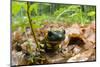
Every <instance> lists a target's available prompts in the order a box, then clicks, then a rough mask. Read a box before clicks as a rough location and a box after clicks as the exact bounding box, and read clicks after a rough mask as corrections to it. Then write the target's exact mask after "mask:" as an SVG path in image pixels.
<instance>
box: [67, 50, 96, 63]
mask: <svg viewBox="0 0 100 67" xmlns="http://www.w3.org/2000/svg"><path fill="white" fill-rule="evenodd" d="M93 52H94V49H89V50H87V51H84V52H82V53H79V54H77V55H75V56H74V57H71V58H69V59H68V60H67V62H81V61H88V59H89V57H90V56H91V55H92V54H93Z"/></svg>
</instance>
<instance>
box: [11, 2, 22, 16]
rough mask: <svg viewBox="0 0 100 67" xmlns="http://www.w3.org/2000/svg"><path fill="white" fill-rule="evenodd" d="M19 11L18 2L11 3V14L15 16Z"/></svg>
mask: <svg viewBox="0 0 100 67" xmlns="http://www.w3.org/2000/svg"><path fill="white" fill-rule="evenodd" d="M20 9H21V6H20V5H19V3H18V2H13V3H12V14H13V15H16V14H17V13H18V12H19V11H20Z"/></svg>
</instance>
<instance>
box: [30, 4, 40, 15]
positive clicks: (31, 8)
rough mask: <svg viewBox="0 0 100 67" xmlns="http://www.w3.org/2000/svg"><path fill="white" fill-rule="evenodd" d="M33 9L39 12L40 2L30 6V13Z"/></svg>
mask: <svg viewBox="0 0 100 67" xmlns="http://www.w3.org/2000/svg"><path fill="white" fill-rule="evenodd" d="M32 10H34V11H35V13H36V14H38V3H35V4H32V5H31V6H30V10H29V11H30V13H31V12H32Z"/></svg>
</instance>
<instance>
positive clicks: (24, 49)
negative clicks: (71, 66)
mask: <svg viewBox="0 0 100 67" xmlns="http://www.w3.org/2000/svg"><path fill="white" fill-rule="evenodd" d="M51 29H53V30H54V29H56V30H62V29H63V30H65V39H64V40H62V41H61V42H60V43H59V50H56V51H54V52H45V49H44V47H45V45H44V44H43V43H41V42H42V41H43V40H45V38H46V37H47V33H48V31H49V30H51ZM34 32H35V35H36V39H37V41H38V44H39V46H37V45H36V42H35V40H34V38H33V35H32V31H31V30H30V28H29V27H27V28H26V30H25V32H22V31H21V29H20V28H18V29H17V30H16V31H14V32H12V51H11V52H12V65H31V64H33V65H34V64H52V63H63V62H64V63H68V62H82V61H95V60H96V26H95V22H94V21H93V22H91V24H87V25H81V24H77V23H76V24H72V25H67V24H65V23H45V24H44V26H43V27H42V28H39V29H36V30H34ZM54 46H55V45H54ZM37 48H38V49H37ZM47 48H48V47H47Z"/></svg>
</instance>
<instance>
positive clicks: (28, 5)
mask: <svg viewBox="0 0 100 67" xmlns="http://www.w3.org/2000/svg"><path fill="white" fill-rule="evenodd" d="M29 8H30V3H29V2H27V15H28V19H29V24H30V27H31V31H32V34H33V37H34V40H35V42H36V45H37V48H40V47H39V44H38V41H37V39H36V36H35V32H34V29H33V27H32V20H31V17H30V13H29Z"/></svg>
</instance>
